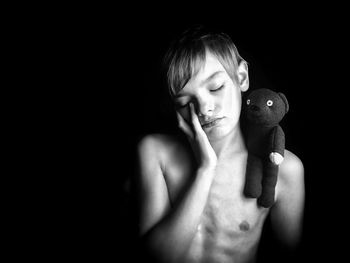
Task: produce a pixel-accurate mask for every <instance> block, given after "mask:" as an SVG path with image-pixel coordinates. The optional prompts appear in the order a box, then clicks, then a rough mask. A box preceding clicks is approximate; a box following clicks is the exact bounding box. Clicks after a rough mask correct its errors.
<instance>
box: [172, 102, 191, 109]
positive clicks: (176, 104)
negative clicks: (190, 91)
mask: <svg viewBox="0 0 350 263" xmlns="http://www.w3.org/2000/svg"><path fill="white" fill-rule="evenodd" d="M187 104H188V103H185V104H180V103H175V108H176V109H181V108H185V107H186V106H187Z"/></svg>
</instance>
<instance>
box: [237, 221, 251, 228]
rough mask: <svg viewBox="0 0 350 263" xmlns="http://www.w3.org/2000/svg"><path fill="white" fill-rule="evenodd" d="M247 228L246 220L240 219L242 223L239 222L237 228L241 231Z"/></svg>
mask: <svg viewBox="0 0 350 263" xmlns="http://www.w3.org/2000/svg"><path fill="white" fill-rule="evenodd" d="M249 228H250V226H249V223H248V222H247V221H246V220H244V221H242V223H240V224H239V229H240V230H241V231H248V230H249Z"/></svg>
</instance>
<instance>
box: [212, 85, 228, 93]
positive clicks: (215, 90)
mask: <svg viewBox="0 0 350 263" xmlns="http://www.w3.org/2000/svg"><path fill="white" fill-rule="evenodd" d="M224 86H225V85H221V86H220V87H218V88H217V89H211V90H210V91H211V92H217V91H219V90H221V89H222V88H223V87H224Z"/></svg>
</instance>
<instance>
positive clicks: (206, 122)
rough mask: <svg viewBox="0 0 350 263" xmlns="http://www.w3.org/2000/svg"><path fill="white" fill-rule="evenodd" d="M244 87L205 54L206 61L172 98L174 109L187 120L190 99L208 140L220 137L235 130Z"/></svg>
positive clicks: (188, 119)
mask: <svg viewBox="0 0 350 263" xmlns="http://www.w3.org/2000/svg"><path fill="white" fill-rule="evenodd" d="M241 91H244V90H243V88H242V87H241V86H240V85H239V84H238V83H236V81H233V80H232V79H231V78H230V76H229V75H228V74H227V72H226V71H225V68H224V67H223V66H222V64H221V63H220V62H219V60H218V59H217V58H216V57H215V56H213V55H212V54H210V53H207V55H206V60H205V63H204V64H203V66H202V68H201V69H200V70H199V72H198V73H197V74H196V75H194V76H193V77H192V78H191V79H190V80H189V81H188V83H187V84H186V85H185V87H184V88H183V89H182V90H180V91H179V92H178V93H177V95H176V96H175V97H174V102H175V105H176V106H177V111H178V112H179V113H180V114H181V115H182V117H183V118H184V119H185V120H186V121H187V122H188V123H191V121H190V114H189V102H193V104H194V106H195V109H196V113H197V115H198V118H199V121H200V123H201V124H202V128H203V130H204V131H205V133H206V134H207V136H208V138H209V139H219V138H220V137H222V136H225V135H227V134H228V133H230V132H231V131H232V130H234V129H235V127H236V126H237V123H238V121H239V117H240V111H241Z"/></svg>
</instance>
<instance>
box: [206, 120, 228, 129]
mask: <svg viewBox="0 0 350 263" xmlns="http://www.w3.org/2000/svg"><path fill="white" fill-rule="evenodd" d="M222 119H223V118H215V119H212V120H209V121H206V122H203V123H201V125H202V128H203V129H205V128H210V127H213V126H216V125H217V124H218V123H219V122H220V121H221V120H222Z"/></svg>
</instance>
